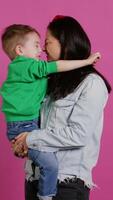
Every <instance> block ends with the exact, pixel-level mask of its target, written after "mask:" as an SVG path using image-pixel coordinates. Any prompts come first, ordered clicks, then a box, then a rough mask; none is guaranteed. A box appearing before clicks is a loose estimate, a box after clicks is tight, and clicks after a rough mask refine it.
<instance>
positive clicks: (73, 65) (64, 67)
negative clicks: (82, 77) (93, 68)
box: [56, 52, 101, 72]
mask: <svg viewBox="0 0 113 200" xmlns="http://www.w3.org/2000/svg"><path fill="white" fill-rule="evenodd" d="M100 58H101V55H100V53H99V52H97V53H95V54H92V55H90V56H89V57H88V58H87V59H84V60H69V61H67V60H59V61H56V64H57V71H58V72H64V71H70V70H73V69H77V68H80V67H84V66H86V65H91V64H95V63H96V62H97V60H98V59H100Z"/></svg>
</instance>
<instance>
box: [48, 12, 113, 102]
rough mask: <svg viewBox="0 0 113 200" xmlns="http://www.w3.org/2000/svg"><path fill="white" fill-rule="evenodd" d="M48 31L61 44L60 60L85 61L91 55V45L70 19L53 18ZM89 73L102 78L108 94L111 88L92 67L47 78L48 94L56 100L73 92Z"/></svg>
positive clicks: (80, 28)
mask: <svg viewBox="0 0 113 200" xmlns="http://www.w3.org/2000/svg"><path fill="white" fill-rule="evenodd" d="M48 30H49V31H50V32H51V34H52V35H53V36H54V37H55V38H56V39H58V41H59V42H60V44H61V55H60V58H59V59H62V60H64V59H65V60H81V59H86V58H88V57H89V55H90V54H91V44H90V41H89V38H88V36H87V35H86V33H85V32H84V30H83V28H82V27H81V25H80V24H79V23H78V22H77V21H76V20H75V19H74V18H72V17H68V16H65V17H64V16H62V17H57V18H54V19H53V21H52V22H50V24H49V25H48ZM90 73H96V74H98V75H99V76H101V77H102V79H103V80H104V82H105V85H106V87H107V89H108V92H109V93H110V91H111V86H110V85H109V83H108V81H107V80H106V79H105V78H104V76H103V75H102V74H100V73H99V72H98V71H97V70H96V69H95V68H94V67H93V66H92V65H90V66H86V67H83V68H79V69H76V70H72V71H68V72H62V73H58V74H55V75H53V74H52V76H50V78H49V82H48V84H49V85H48V94H49V95H50V96H51V98H52V99H54V100H58V99H60V98H63V97H65V96H67V95H68V94H70V93H71V92H73V90H74V89H75V88H76V87H77V86H78V85H79V84H80V82H81V81H83V80H84V79H85V77H86V76H87V75H88V74H90Z"/></svg>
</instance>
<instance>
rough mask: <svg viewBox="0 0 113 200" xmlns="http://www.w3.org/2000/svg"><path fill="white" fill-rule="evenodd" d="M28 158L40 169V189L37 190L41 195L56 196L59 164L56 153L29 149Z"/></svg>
mask: <svg viewBox="0 0 113 200" xmlns="http://www.w3.org/2000/svg"><path fill="white" fill-rule="evenodd" d="M28 156H29V158H30V159H31V160H32V161H33V162H34V164H35V165H36V166H39V168H40V177H39V189H38V188H37V191H38V193H39V195H40V196H54V195H55V194H56V185H57V176H58V162H57V159H56V155H55V153H51V152H41V151H38V150H34V149H29V151H28ZM38 193H37V196H38Z"/></svg>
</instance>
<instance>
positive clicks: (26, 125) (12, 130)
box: [7, 119, 38, 140]
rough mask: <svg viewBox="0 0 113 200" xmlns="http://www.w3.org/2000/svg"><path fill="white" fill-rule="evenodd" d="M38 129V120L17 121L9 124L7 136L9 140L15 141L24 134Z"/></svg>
mask: <svg viewBox="0 0 113 200" xmlns="http://www.w3.org/2000/svg"><path fill="white" fill-rule="evenodd" d="M36 129H38V120H37V119H34V120H29V121H16V122H8V123H7V136H8V139H9V140H12V139H14V138H15V137H16V136H17V135H19V134H20V133H22V132H31V131H33V130H36Z"/></svg>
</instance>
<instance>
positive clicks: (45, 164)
mask: <svg viewBox="0 0 113 200" xmlns="http://www.w3.org/2000/svg"><path fill="white" fill-rule="evenodd" d="M36 129H39V127H38V120H30V121H17V122H8V123H7V135H8V139H9V140H10V141H11V140H12V139H14V138H15V137H16V136H17V135H19V134H20V133H22V132H30V131H33V130H36ZM28 157H29V158H30V159H31V160H32V161H33V162H34V164H35V165H36V166H38V167H39V168H40V178H39V188H38V186H37V191H38V194H39V195H40V196H42V197H43V196H55V194H56V185H57V175H58V163H57V159H56V155H55V153H53V152H41V151H38V150H34V149H28Z"/></svg>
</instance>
